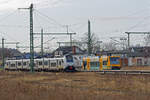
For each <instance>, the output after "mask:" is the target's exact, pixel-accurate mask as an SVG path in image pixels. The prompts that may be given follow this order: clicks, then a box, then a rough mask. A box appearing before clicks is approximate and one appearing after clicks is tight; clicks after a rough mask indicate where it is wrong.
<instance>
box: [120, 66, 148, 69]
mask: <svg viewBox="0 0 150 100" xmlns="http://www.w3.org/2000/svg"><path fill="white" fill-rule="evenodd" d="M121 69H122V70H150V66H131V67H128V66H126V67H122V68H121Z"/></svg>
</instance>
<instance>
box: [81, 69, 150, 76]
mask: <svg viewBox="0 0 150 100" xmlns="http://www.w3.org/2000/svg"><path fill="white" fill-rule="evenodd" d="M79 72H97V73H99V74H126V75H127V74H150V70H103V71H84V70H82V71H79Z"/></svg>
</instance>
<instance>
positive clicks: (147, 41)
mask: <svg viewBox="0 0 150 100" xmlns="http://www.w3.org/2000/svg"><path fill="white" fill-rule="evenodd" d="M144 40H145V45H146V46H150V35H146V37H145V38H144Z"/></svg>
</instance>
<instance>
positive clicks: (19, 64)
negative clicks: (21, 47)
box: [17, 61, 22, 70]
mask: <svg viewBox="0 0 150 100" xmlns="http://www.w3.org/2000/svg"><path fill="white" fill-rule="evenodd" d="M17 69H18V70H21V69H22V61H17Z"/></svg>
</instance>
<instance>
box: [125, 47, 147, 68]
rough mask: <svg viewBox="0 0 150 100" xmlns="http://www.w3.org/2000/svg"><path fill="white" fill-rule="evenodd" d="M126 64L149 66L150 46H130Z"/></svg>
mask: <svg viewBox="0 0 150 100" xmlns="http://www.w3.org/2000/svg"><path fill="white" fill-rule="evenodd" d="M128 66H150V47H131V48H129V54H128Z"/></svg>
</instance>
